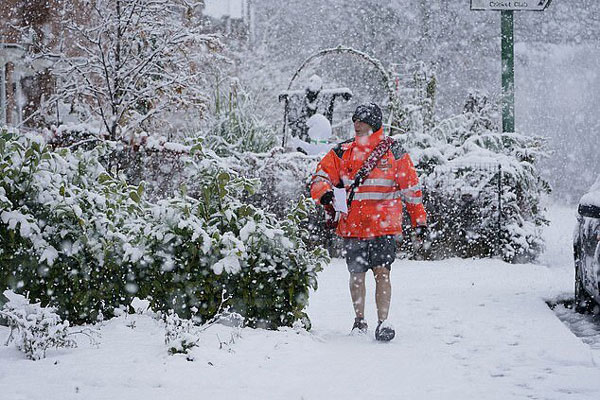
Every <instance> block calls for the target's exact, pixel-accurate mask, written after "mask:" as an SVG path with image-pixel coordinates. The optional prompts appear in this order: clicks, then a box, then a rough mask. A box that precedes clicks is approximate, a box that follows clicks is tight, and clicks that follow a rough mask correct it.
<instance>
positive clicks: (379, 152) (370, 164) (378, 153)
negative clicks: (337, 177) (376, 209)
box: [348, 136, 394, 208]
mask: <svg viewBox="0 0 600 400" xmlns="http://www.w3.org/2000/svg"><path fill="white" fill-rule="evenodd" d="M392 144H394V139H392V138H391V137H389V136H386V137H384V138H383V139H381V142H379V143H378V144H377V146H375V148H374V149H373V151H372V152H371V154H369V156H368V157H367V159H366V160H365V162H364V163H363V165H362V167H360V170H358V172H357V173H356V176H355V177H354V182H352V185H350V193H349V194H348V208H350V204H352V199H354V192H355V190H356V188H358V187H359V186H360V185H361V184H362V183H363V182H364V181H365V179H367V176H369V175H370V174H371V172H372V171H373V169H374V168H375V166H376V165H377V163H378V162H379V160H381V157H383V155H384V154H385V153H387V152H388V150H389V149H390V148H391V147H392Z"/></svg>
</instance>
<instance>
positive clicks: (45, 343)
mask: <svg viewBox="0 0 600 400" xmlns="http://www.w3.org/2000/svg"><path fill="white" fill-rule="evenodd" d="M4 295H5V296H6V297H7V298H8V302H7V303H6V304H4V306H3V307H2V309H1V310H0V316H2V317H4V318H5V319H6V320H7V321H8V326H9V328H10V334H9V335H8V340H7V342H6V344H7V345H8V344H9V343H11V342H14V343H15V345H16V346H17V348H18V349H19V350H20V351H22V352H23V353H25V354H26V355H27V358H29V359H30V360H40V359H42V358H45V357H46V350H48V349H49V348H51V347H55V348H60V347H76V346H77V344H76V343H75V341H73V340H72V339H70V338H69V337H68V335H69V332H68V328H69V321H63V320H62V319H61V317H60V316H59V315H58V314H56V312H55V311H56V310H55V309H54V308H52V307H42V306H41V305H40V304H39V303H36V304H30V303H29V300H28V299H26V298H25V297H24V296H21V295H18V294H15V293H14V292H12V291H10V290H5V291H4Z"/></svg>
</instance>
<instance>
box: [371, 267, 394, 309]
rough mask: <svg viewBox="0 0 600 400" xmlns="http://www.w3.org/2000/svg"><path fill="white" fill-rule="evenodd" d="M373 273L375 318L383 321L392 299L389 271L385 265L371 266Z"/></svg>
mask: <svg viewBox="0 0 600 400" xmlns="http://www.w3.org/2000/svg"><path fill="white" fill-rule="evenodd" d="M373 274H374V275H375V303H376V304H377V318H378V319H379V321H385V320H386V319H387V317H388V312H389V311H390V301H391V299H392V284H391V282H390V271H389V270H388V269H387V268H385V267H375V268H373Z"/></svg>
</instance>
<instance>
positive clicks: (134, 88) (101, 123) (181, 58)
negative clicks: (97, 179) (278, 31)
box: [46, 0, 221, 140]
mask: <svg viewBox="0 0 600 400" xmlns="http://www.w3.org/2000/svg"><path fill="white" fill-rule="evenodd" d="M79 3H81V4H76V5H73V4H71V3H65V5H64V7H65V12H64V19H65V20H64V28H65V35H64V37H63V38H62V39H63V40H62V41H61V43H60V44H59V46H57V48H55V49H49V50H48V51H49V52H51V53H52V55H53V56H54V57H55V58H58V62H56V64H55V66H54V68H53V70H52V72H53V73H54V74H55V75H56V76H57V78H58V82H57V92H56V95H55V96H54V97H53V98H52V99H50V101H48V102H47V104H46V105H47V107H48V109H47V114H48V116H49V117H50V118H52V117H53V116H55V115H57V113H58V115H59V121H56V122H58V123H62V122H68V121H73V120H74V121H76V122H77V123H81V122H90V123H93V124H95V126H96V129H97V130H98V131H100V132H102V133H103V134H104V135H105V136H106V137H108V138H110V139H111V140H118V139H122V136H123V135H133V134H137V133H140V132H142V131H148V132H154V131H160V132H166V133H171V132H173V131H176V130H177V129H182V126H181V125H180V124H179V122H180V121H181V120H188V121H190V120H194V119H199V118H201V117H202V114H203V112H204V111H205V110H206V107H207V101H208V97H207V93H208V83H207V79H208V78H207V77H208V74H209V73H210V70H211V68H213V67H214V65H212V64H211V63H212V62H213V61H215V60H216V59H217V58H218V57H219V56H218V51H219V49H220V47H221V44H220V42H219V41H218V39H217V37H216V36H214V35H211V34H205V33H200V32H201V25H200V22H199V21H200V19H199V17H200V16H201V14H200V12H199V11H197V10H195V8H196V7H198V6H199V5H202V3H203V2H202V1H185V0H175V1H173V0H98V1H82V2H79ZM57 104H58V106H57ZM67 106H68V108H67V109H65V107H67ZM56 107H58V110H56Z"/></svg>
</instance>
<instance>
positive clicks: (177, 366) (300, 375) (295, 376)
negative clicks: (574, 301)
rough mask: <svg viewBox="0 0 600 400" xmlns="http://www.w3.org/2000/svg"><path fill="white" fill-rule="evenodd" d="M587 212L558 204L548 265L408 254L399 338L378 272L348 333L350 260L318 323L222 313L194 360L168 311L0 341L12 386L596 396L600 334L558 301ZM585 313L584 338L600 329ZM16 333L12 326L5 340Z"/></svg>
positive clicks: (307, 395) (75, 393) (323, 289)
mask: <svg viewBox="0 0 600 400" xmlns="http://www.w3.org/2000/svg"><path fill="white" fill-rule="evenodd" d="M574 216H575V214H574V208H572V207H571V208H564V207H552V208H551V219H552V221H553V224H552V225H551V227H550V228H548V229H547V230H546V239H547V240H548V250H547V252H546V254H545V255H544V257H543V259H542V261H543V262H544V264H545V265H509V264H505V263H503V262H500V261H497V260H460V259H452V260H445V261H439V262H422V261H421V262H418V261H404V260H401V261H397V262H396V263H395V264H394V265H393V272H392V279H393V290H394V293H393V301H392V311H391V315H392V318H391V319H392V321H393V323H394V325H395V327H396V331H397V335H396V339H394V340H393V341H392V342H390V343H378V342H375V340H374V339H373V337H372V333H373V332H372V331H373V328H374V325H375V306H374V301H373V282H372V279H370V280H369V281H368V287H367V290H368V293H369V301H368V302H367V319H368V321H369V323H370V324H371V329H370V332H369V336H368V337H356V336H349V335H348V333H349V329H350V327H351V325H352V321H353V315H352V314H353V313H352V308H351V304H350V300H349V293H348V289H347V271H346V267H345V264H344V262H343V260H339V259H337V260H334V261H333V262H332V263H331V265H330V266H329V267H328V268H327V269H326V270H324V271H323V272H322V273H321V275H320V278H319V285H320V286H319V290H318V291H316V292H315V293H314V294H313V295H312V297H311V304H310V307H309V310H308V312H309V315H310V316H311V318H312V322H313V330H312V331H311V332H305V331H301V330H299V331H296V330H294V329H284V330H281V331H265V330H259V329H257V330H253V329H241V330H239V329H236V328H231V327H226V326H222V325H215V326H213V327H210V328H209V329H208V330H206V331H205V332H204V333H203V334H202V338H201V342H200V344H199V347H197V348H195V349H194V350H193V351H192V353H191V357H188V358H193V361H188V360H187V359H186V356H184V355H177V356H169V355H168V354H167V347H166V345H165V344H164V328H163V327H162V325H161V323H159V322H157V321H156V320H154V319H152V318H150V317H148V316H145V315H129V316H123V317H120V318H116V319H113V320H110V321H107V322H105V323H104V325H103V326H102V327H101V328H100V332H101V335H102V336H101V338H100V339H99V341H100V344H99V346H94V345H90V344H89V342H88V341H87V339H86V338H85V337H78V339H77V340H78V342H79V348H76V349H64V350H51V351H49V352H48V357H47V358H46V359H44V360H41V361H36V362H33V361H28V360H26V359H25V357H24V355H23V354H22V353H20V352H18V351H17V350H16V349H15V348H13V347H0V398H1V399H11V400H12V399H15V400H17V399H427V400H433V399H461V400H467V399H477V400H482V399H503V400H504V399H526V398H532V399H557V400H559V399H560V400H563V399H578V400H579V399H590V400H591V399H594V400H595V399H598V398H600V346H596V345H594V343H589V341H587V342H584V341H582V340H581V339H580V338H579V337H577V336H575V335H574V334H573V333H572V331H571V330H570V329H569V327H568V326H567V325H566V324H564V323H563V322H561V320H560V319H559V318H557V314H558V315H560V316H561V318H562V319H563V320H568V319H569V318H571V319H573V318H574V319H576V318H577V317H576V316H575V315H573V314H572V313H570V311H569V310H566V309H560V308H559V309H558V311H557V313H556V314H555V313H554V312H553V311H552V310H550V309H549V308H548V306H547V305H546V303H545V301H546V300H554V299H557V298H560V297H565V296H568V295H570V292H571V291H572V287H573V272H572V261H571V259H570V251H571V250H570V246H571V245H570V240H571V237H572V231H573V226H574ZM559 307H560V306H559ZM596 322H597V321H596ZM585 323H586V324H587V325H585V326H584V328H583V331H584V332H583V334H582V336H585V333H586V332H587V333H590V329H592V330H593V323H594V321H592V320H586V321H585ZM579 333H581V332H579ZM579 333H578V334H579ZM7 335H8V330H7V329H6V328H3V327H0V341H4V340H6V337H7Z"/></svg>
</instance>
